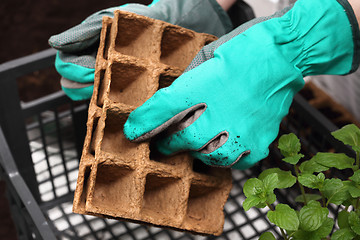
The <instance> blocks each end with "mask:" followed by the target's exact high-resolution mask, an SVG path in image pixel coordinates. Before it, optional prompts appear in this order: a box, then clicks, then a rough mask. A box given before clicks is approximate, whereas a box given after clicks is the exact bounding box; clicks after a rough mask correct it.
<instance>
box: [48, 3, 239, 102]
mask: <svg viewBox="0 0 360 240" xmlns="http://www.w3.org/2000/svg"><path fill="white" fill-rule="evenodd" d="M117 9H121V10H124V11H129V12H133V13H137V14H140V15H144V16H147V17H151V18H155V19H159V20H163V21H166V22H169V23H172V24H176V25H179V26H182V27H185V28H189V29H192V30H195V31H198V32H206V33H209V34H213V35H216V36H222V35H224V34H225V33H227V32H229V31H231V30H232V23H231V20H230V18H229V16H228V15H227V14H226V12H225V11H224V10H223V9H222V8H221V7H220V5H218V3H217V2H216V0H198V1H193V0H154V1H153V3H152V4H151V5H149V6H145V5H140V4H126V5H124V6H121V7H114V8H109V9H105V10H102V11H99V12H97V13H95V14H93V15H91V16H89V17H88V18H87V19H85V21H83V22H82V23H81V24H79V25H77V26H75V27H73V28H71V29H69V30H67V31H65V32H63V33H61V34H58V35H55V36H52V37H51V38H50V39H49V44H50V46H51V47H53V48H55V49H57V50H59V51H58V52H57V55H56V60H55V67H56V69H57V71H58V72H59V73H60V75H61V76H62V79H61V85H62V88H63V90H64V91H65V93H66V94H67V95H68V96H69V97H71V98H72V99H73V100H84V99H89V98H90V97H91V95H92V92H93V82H94V72H95V69H94V68H95V60H96V52H97V49H98V47H99V38H100V32H101V27H102V17H103V16H110V17H113V12H114V11H115V10H117ZM209 22H211V24H209Z"/></svg>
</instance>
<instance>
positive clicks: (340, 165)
mask: <svg viewBox="0 0 360 240" xmlns="http://www.w3.org/2000/svg"><path fill="white" fill-rule="evenodd" d="M312 159H313V160H314V161H315V162H317V163H318V164H320V165H323V166H325V167H329V168H331V167H334V168H337V169H340V170H343V169H346V168H352V167H353V165H354V163H355V159H353V158H351V157H348V156H347V155H346V154H344V153H322V152H319V153H317V154H316V155H315V156H314V157H313V158H312Z"/></svg>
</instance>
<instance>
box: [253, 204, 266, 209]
mask: <svg viewBox="0 0 360 240" xmlns="http://www.w3.org/2000/svg"><path fill="white" fill-rule="evenodd" d="M255 207H256V208H265V207H267V206H266V203H259V204H258V205H256V206H255Z"/></svg>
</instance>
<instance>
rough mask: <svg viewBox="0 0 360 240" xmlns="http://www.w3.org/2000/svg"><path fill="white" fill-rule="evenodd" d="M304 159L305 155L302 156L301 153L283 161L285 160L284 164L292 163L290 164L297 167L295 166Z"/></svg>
mask: <svg viewBox="0 0 360 240" xmlns="http://www.w3.org/2000/svg"><path fill="white" fill-rule="evenodd" d="M303 157H304V155H303V154H301V153H299V154H296V155H294V156H290V157H286V158H283V159H282V160H283V161H284V162H287V163H290V164H292V165H295V164H297V163H298V162H299V160H300V159H301V158H303Z"/></svg>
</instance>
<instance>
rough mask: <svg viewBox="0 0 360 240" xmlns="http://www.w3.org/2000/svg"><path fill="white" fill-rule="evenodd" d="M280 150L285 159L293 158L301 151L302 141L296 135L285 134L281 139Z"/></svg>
mask: <svg viewBox="0 0 360 240" xmlns="http://www.w3.org/2000/svg"><path fill="white" fill-rule="evenodd" d="M278 148H279V149H280V152H281V154H282V155H284V157H292V156H294V155H296V154H298V152H299V151H300V149H301V144H300V140H299V139H298V138H297V137H296V135H295V134H294V133H290V134H284V135H282V136H281V137H280V138H279V144H278Z"/></svg>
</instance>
